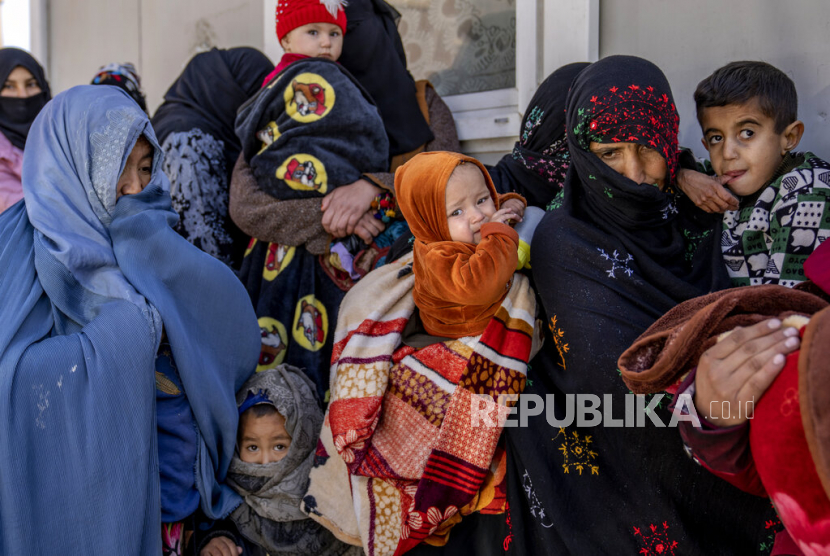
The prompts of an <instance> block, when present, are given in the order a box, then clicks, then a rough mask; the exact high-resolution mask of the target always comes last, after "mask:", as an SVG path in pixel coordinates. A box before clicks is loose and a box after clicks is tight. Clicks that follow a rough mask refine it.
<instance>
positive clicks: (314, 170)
mask: <svg viewBox="0 0 830 556" xmlns="http://www.w3.org/2000/svg"><path fill="white" fill-rule="evenodd" d="M277 179H280V180H285V183H286V184H288V187H290V188H291V189H295V190H297V191H317V192H319V193H322V194H325V193H326V191H328V184H327V181H328V175H327V174H326V167H325V166H323V163H322V162H320V161H319V160H318V159H316V158H314V157H313V156H311V155H310V154H295V155H292V156H289V157H288V158H287V159H286V160H285V162H283V163H282V165H280V167H279V168H277Z"/></svg>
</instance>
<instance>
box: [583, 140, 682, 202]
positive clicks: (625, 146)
mask: <svg viewBox="0 0 830 556" xmlns="http://www.w3.org/2000/svg"><path fill="white" fill-rule="evenodd" d="M589 148H590V150H591V152H592V153H594V154H595V155H597V156H598V157H599V158H600V160H602V161H603V162H605V163H606V164H607V165H609V166H610V167H611V168H613V169H614V170H616V171H617V172H618V173H620V174H622V175H623V176H625V177H627V178H628V179H630V180H631V181H633V182H635V183H648V184H652V185H655V186H656V187H658V188H659V189H660V191H662V190H663V188H664V187H665V185H666V173H667V172H668V168H667V166H666V160H665V159H664V158H663V155H661V154H660V153H659V152H657V151H655V150H654V149H650V148H648V147H645V146H643V145H640V144H639V143H595V142H594V141H591V145H590V147H589Z"/></svg>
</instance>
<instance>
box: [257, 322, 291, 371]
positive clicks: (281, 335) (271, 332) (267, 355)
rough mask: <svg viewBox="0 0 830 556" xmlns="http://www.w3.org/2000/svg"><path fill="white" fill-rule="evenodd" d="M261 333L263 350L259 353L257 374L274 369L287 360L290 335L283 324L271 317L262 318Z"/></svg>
mask: <svg viewBox="0 0 830 556" xmlns="http://www.w3.org/2000/svg"><path fill="white" fill-rule="evenodd" d="M258 322H259V331H260V334H261V335H262V348H261V350H260V352H259V364H258V365H257V366H256V372H258V373H260V372H262V371H267V370H268V369H273V368H274V367H276V366H277V365H279V364H280V363H282V362H283V360H284V359H285V350H286V349H287V343H288V333H287V332H286V331H285V327H284V326H283V325H282V323H281V322H280V321H278V320H276V319H272V318H271V317H260V319H259V321H258Z"/></svg>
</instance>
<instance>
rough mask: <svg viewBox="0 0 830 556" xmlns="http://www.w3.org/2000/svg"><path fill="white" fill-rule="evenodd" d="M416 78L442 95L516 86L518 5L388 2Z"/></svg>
mask: <svg viewBox="0 0 830 556" xmlns="http://www.w3.org/2000/svg"><path fill="white" fill-rule="evenodd" d="M388 1H389V3H390V4H392V5H393V6H394V7H395V8H396V9H397V10H398V11H399V12H401V20H400V23H399V25H398V29H399V31H400V33H401V38H402V39H403V44H404V49H405V50H406V58H407V64H408V66H409V71H410V72H411V73H412V76H413V77H414V78H415V79H429V81H430V82H431V83H432V84H433V86H434V87H435V90H436V91H437V92H438V94H440V95H442V96H446V95H459V94H463V93H478V92H482V91H492V90H494V89H507V88H512V87H515V86H516V2H515V0H388Z"/></svg>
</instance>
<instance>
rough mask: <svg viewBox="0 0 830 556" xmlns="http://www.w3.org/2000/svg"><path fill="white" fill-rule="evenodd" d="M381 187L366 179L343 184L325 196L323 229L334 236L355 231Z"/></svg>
mask: <svg viewBox="0 0 830 556" xmlns="http://www.w3.org/2000/svg"><path fill="white" fill-rule="evenodd" d="M380 192H381V188H380V187H378V186H376V185H374V184H372V183H371V182H368V181H366V180H364V179H359V180H357V181H356V182H354V183H351V184H349V185H341V186H340V187H336V188H334V189H333V190H332V192H331V193H329V194H328V195H326V196H325V197H323V204H322V205H321V206H320V208H321V209H322V211H323V229H324V230H326V231H327V232H328V233H330V234H331V235H332V236H334V237H346V236H347V235H349V234H352V233H354V231H355V226H357V223H358V221H359V220H360V219H361V218H362V217H363V214H364V213H365V212H366V211H367V210H369V207H371V206H372V201H373V200H374V198H375V196H376V195H377V194H379V193H380Z"/></svg>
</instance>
